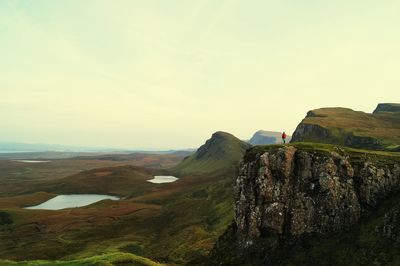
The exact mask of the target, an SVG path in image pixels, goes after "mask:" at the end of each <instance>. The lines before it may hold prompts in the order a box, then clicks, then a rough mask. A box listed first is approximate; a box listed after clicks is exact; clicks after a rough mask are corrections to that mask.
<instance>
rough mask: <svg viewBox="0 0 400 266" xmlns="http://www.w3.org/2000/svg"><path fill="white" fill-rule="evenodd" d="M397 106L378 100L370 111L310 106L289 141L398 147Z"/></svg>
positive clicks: (399, 146)
mask: <svg viewBox="0 0 400 266" xmlns="http://www.w3.org/2000/svg"><path fill="white" fill-rule="evenodd" d="M399 109H400V108H399V104H379V105H378V107H377V108H376V110H375V111H374V112H373V114H368V113H364V112H358V111H353V110H351V109H347V108H321V109H316V110H312V111H310V112H308V113H307V116H306V118H304V119H303V121H302V122H301V123H300V124H299V125H298V126H297V128H296V131H295V132H294V134H293V138H292V142H304V141H305V142H320V143H330V144H338V145H345V146H349V147H353V148H361V149H373V150H387V151H400V134H399V132H400V111H399Z"/></svg>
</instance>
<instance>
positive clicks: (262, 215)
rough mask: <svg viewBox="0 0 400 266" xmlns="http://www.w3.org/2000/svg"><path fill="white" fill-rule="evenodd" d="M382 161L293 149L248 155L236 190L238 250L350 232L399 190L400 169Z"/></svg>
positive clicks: (365, 156)
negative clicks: (268, 240) (262, 241)
mask: <svg viewBox="0 0 400 266" xmlns="http://www.w3.org/2000/svg"><path fill="white" fill-rule="evenodd" d="M353 159H354V158H353ZM382 160H383V159H382ZM382 160H381V159H380V158H379V157H376V156H371V157H370V156H368V155H362V156H360V157H357V159H356V160H352V159H351V157H349V155H348V154H346V153H343V152H341V151H340V150H337V151H312V150H303V149H299V148H296V147H295V146H285V147H281V148H279V149H277V150H275V151H265V152H261V153H256V154H255V155H253V156H252V157H251V158H249V156H248V158H247V159H245V160H244V161H243V162H242V164H241V166H240V174H239V177H238V178H237V181H236V187H235V202H236V203H235V222H236V226H237V236H238V239H239V240H240V244H239V245H240V246H242V248H246V247H247V246H251V244H252V243H253V241H255V240H257V239H258V238H260V237H263V236H268V235H271V234H274V235H278V236H280V237H281V238H282V237H283V238H293V237H299V236H301V235H304V234H307V233H318V234H326V233H332V232H340V231H343V230H346V229H348V228H350V227H351V226H352V225H353V224H355V223H357V222H358V221H359V219H360V217H361V214H362V213H363V212H364V211H366V210H368V209H370V208H372V207H374V206H375V205H376V204H377V203H378V202H379V201H380V199H383V198H385V197H386V196H387V195H389V194H390V193H392V192H394V191H397V190H398V189H399V186H400V164H399V163H398V162H396V161H391V162H390V163H388V162H387V161H386V160H385V161H382Z"/></svg>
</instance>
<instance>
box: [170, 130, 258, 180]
mask: <svg viewBox="0 0 400 266" xmlns="http://www.w3.org/2000/svg"><path fill="white" fill-rule="evenodd" d="M249 147H250V145H249V144H248V143H246V142H244V141H241V140H240V139H238V138H236V137H235V136H233V135H231V134H229V133H226V132H221V131H219V132H216V133H214V134H213V135H212V136H211V138H210V139H209V140H207V141H206V143H205V144H204V145H202V146H201V147H200V148H199V149H198V150H197V151H196V152H195V153H194V154H193V155H191V156H188V157H186V158H185V159H184V160H183V161H182V162H181V163H180V164H178V165H177V166H176V167H174V168H172V169H171V171H172V172H175V173H178V174H181V175H182V174H205V173H215V172H219V171H221V170H225V169H229V168H232V167H235V166H236V164H237V163H238V162H239V161H240V159H241V158H242V156H243V155H244V153H245V151H246V150H247V149H248V148H249Z"/></svg>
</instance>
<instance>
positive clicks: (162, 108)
mask: <svg viewBox="0 0 400 266" xmlns="http://www.w3.org/2000/svg"><path fill="white" fill-rule="evenodd" d="M399 47H400V1H398V0H396V1H394V0H385V1H376V0H335V1H320V0H314V1H312V0H296V1H294V0H292V1H289V0H286V1H285V0H279V1H278V0H193V1H188V0H168V1H166V0H158V1H156V0H129V1H128V0H127V1H123V0H107V1H105V0H104V1H102V0H85V1H82V0H65V1H62V0H57V1H55V0H47V1H44V0H31V1H29V0H25V1H18V0H13V1H7V0H0V121H1V124H0V141H19V142H30V143H38V142H39V143H54V144H55V143H56V144H67V145H84V146H111V147H123V148H157V149H166V148H184V147H197V146H199V145H201V144H202V143H203V142H204V141H205V139H207V138H208V137H209V136H210V135H211V134H212V133H213V132H214V131H218V130H223V131H228V132H230V133H232V134H234V135H236V136H237V137H239V138H242V139H244V138H249V137H250V136H251V135H252V134H253V133H254V132H255V131H256V130H258V129H266V130H276V131H281V130H286V131H287V132H289V133H291V132H292V131H293V130H294V129H295V127H296V126H297V124H298V123H299V122H300V120H301V119H302V118H303V117H304V116H305V114H306V112H307V111H308V110H310V109H315V108H319V107H327V106H329V107H331V106H343V107H350V108H352V109H355V110H362V111H368V112H372V110H373V109H374V107H375V106H376V104H377V103H378V102H400V90H399V88H400V74H399V70H400V49H399Z"/></svg>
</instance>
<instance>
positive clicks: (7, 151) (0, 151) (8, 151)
mask: <svg viewBox="0 0 400 266" xmlns="http://www.w3.org/2000/svg"><path fill="white" fill-rule="evenodd" d="M24 152H33V151H10V150H6V151H2V150H0V153H24Z"/></svg>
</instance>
